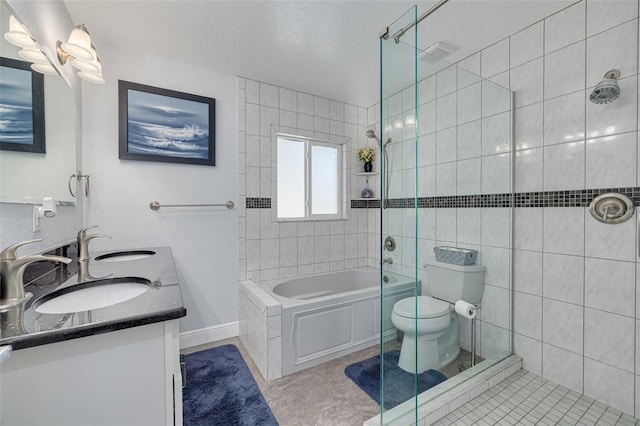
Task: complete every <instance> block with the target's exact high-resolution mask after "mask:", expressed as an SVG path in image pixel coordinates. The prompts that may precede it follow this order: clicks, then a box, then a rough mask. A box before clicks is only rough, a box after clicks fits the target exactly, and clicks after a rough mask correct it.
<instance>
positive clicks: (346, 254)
mask: <svg viewBox="0 0 640 426" xmlns="http://www.w3.org/2000/svg"><path fill="white" fill-rule="evenodd" d="M237 86H238V173H239V175H238V188H239V194H238V204H239V229H240V232H239V234H240V235H239V238H240V243H239V247H240V248H239V250H240V280H244V279H252V280H253V281H254V282H259V281H262V280H269V279H276V278H287V277H294V276H298V275H305V274H311V273H318V272H328V271H334V270H340V269H348V268H356V267H361V266H366V265H367V255H368V253H367V249H368V247H367V230H368V219H369V214H368V212H367V210H366V209H353V210H352V209H351V208H350V200H351V199H352V198H357V197H358V195H357V194H358V193H359V192H360V190H361V189H362V186H363V185H364V183H365V181H364V179H363V178H362V177H361V176H357V175H356V174H355V173H356V171H357V170H359V168H361V167H362V165H361V164H360V163H359V162H358V161H357V157H356V154H355V149H356V148H357V147H358V146H362V145H364V144H365V143H366V141H367V139H366V136H365V131H366V122H367V110H366V108H363V107H358V106H356V105H350V104H346V103H343V102H338V101H334V100H331V99H326V98H322V97H319V96H313V95H311V94H308V93H303V92H296V91H294V90H290V89H287V88H284V87H278V86H274V85H271V84H267V83H263V82H259V81H255V80H250V79H245V78H241V77H239V78H238V79H237ZM278 131H280V132H285V133H289V134H291V133H293V134H296V135H300V136H306V137H315V138H319V139H324V140H332V141H339V142H346V144H347V156H346V158H345V176H346V177H347V178H346V182H345V188H346V191H345V195H346V196H345V206H346V215H345V216H346V217H345V219H344V220H336V221H299V222H278V221H277V219H276V216H275V213H274V211H275V205H276V203H277V199H276V189H275V188H276V175H275V167H276V158H277V153H276V147H275V142H274V139H273V137H272V136H273V135H274V133H276V132H278ZM374 178H375V179H377V177H374ZM374 178H372V180H371V181H370V184H371V186H372V187H373V188H374V190H375V189H376V188H377V181H375V179H374ZM247 197H262V198H271V201H272V208H271V209H246V208H245V200H246V198H247Z"/></svg>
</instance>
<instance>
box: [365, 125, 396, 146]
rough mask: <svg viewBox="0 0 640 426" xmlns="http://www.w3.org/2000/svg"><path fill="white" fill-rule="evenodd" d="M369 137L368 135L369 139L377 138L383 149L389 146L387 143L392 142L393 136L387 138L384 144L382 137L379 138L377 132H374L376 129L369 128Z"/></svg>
mask: <svg viewBox="0 0 640 426" xmlns="http://www.w3.org/2000/svg"><path fill="white" fill-rule="evenodd" d="M367 137H368V138H369V139H375V140H376V142H378V146H379V147H380V148H381V149H382V148H386V147H387V144H388V143H389V142H391V138H389V139H387V141H386V142H385V143H384V145H383V144H382V142H380V138H378V137H377V136H376V132H374V131H373V130H371V129H369V130H367Z"/></svg>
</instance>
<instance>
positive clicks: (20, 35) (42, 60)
mask: <svg viewBox="0 0 640 426" xmlns="http://www.w3.org/2000/svg"><path fill="white" fill-rule="evenodd" d="M4 38H5V40H7V41H8V42H9V43H11V44H13V45H14V46H18V47H21V48H22V50H20V51H19V52H18V55H19V56H20V57H21V58H22V59H24V60H27V61H29V62H33V63H32V64H31V69H33V70H34V71H36V72H39V73H40V74H49V75H58V71H57V70H56V69H55V68H54V67H53V65H51V63H50V62H49V59H47V57H46V56H45V55H44V53H42V51H41V50H40V47H38V45H37V44H36V42H35V40H34V38H33V37H32V36H31V34H29V31H27V29H26V28H25V26H24V25H22V24H21V23H20V21H18V20H17V19H16V17H15V16H13V15H11V16H9V31H7V32H6V33H5V35H4Z"/></svg>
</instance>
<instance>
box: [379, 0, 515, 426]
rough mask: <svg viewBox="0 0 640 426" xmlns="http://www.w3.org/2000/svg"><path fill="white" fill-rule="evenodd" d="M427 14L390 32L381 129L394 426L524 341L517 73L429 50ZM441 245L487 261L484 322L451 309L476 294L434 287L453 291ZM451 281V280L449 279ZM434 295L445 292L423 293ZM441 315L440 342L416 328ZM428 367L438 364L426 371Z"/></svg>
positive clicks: (387, 402) (387, 406)
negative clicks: (519, 304)
mask: <svg viewBox="0 0 640 426" xmlns="http://www.w3.org/2000/svg"><path fill="white" fill-rule="evenodd" d="M445 7H446V6H445ZM416 19H417V9H416V8H415V7H414V8H411V9H410V10H409V11H408V12H406V13H405V14H403V15H402V16H401V17H400V18H398V19H397V20H396V21H395V22H393V23H392V24H391V25H390V26H389V27H388V29H387V31H386V34H385V35H383V36H382V37H381V38H380V104H379V114H378V118H377V123H376V127H375V132H376V134H377V135H379V136H380V143H379V152H378V153H377V154H378V156H377V157H376V158H378V159H380V161H379V164H380V173H381V179H380V182H381V190H380V194H381V195H380V198H381V203H380V204H381V206H380V210H379V214H380V216H379V224H380V225H379V234H378V235H376V237H377V241H378V242H379V247H378V248H379V252H378V253H379V259H378V260H379V261H380V265H381V268H380V270H381V273H380V275H381V276H380V295H381V297H380V309H379V313H380V330H381V341H380V359H381V362H380V364H381V367H380V371H381V392H380V400H381V401H380V402H381V408H380V410H381V423H382V424H395V423H408V422H414V423H416V424H418V423H419V420H420V419H419V418H418V407H420V408H421V410H420V411H421V412H422V413H424V412H428V406H427V404H428V402H429V401H430V400H431V398H433V397H435V396H437V395H438V393H439V392H440V390H439V389H437V388H436V389H433V391H426V390H427V389H431V385H432V384H433V383H435V385H437V384H438V383H441V381H442V380H451V381H452V382H449V383H452V384H451V386H458V385H463V384H464V382H465V380H467V379H468V378H470V377H473V376H474V375H475V374H478V373H480V372H482V371H484V370H486V369H487V368H489V367H490V366H492V365H495V364H496V363H499V362H500V361H501V360H503V359H504V358H506V357H508V356H509V355H510V354H511V353H512V346H513V345H512V332H511V330H512V306H511V304H512V299H513V291H512V268H513V267H512V263H513V262H512V256H513V254H512V227H513V207H514V205H515V197H514V193H513V176H514V173H513V166H514V159H515V157H514V149H513V93H512V92H511V91H510V90H509V89H508V88H507V87H508V74H506V75H502V74H499V75H495V76H491V77H490V78H489V79H483V78H481V77H480V75H479V74H480V52H477V53H475V54H474V55H471V56H470V57H468V58H466V59H463V60H461V61H460V62H458V63H456V64H451V63H447V62H446V61H444V60H442V59H441V58H436V57H434V56H432V55H429V54H428V53H427V52H426V50H427V49H425V51H423V50H421V49H419V48H417V46H420V47H421V48H425V47H426V46H429V45H431V44H433V40H428V35H427V34H425V33H426V31H425V29H427V28H428V22H429V19H432V17H431V16H430V17H428V18H427V19H426V20H424V21H423V22H422V23H420V24H418V25H415V26H414V25H412V24H413V23H414V22H415V21H416ZM421 31H422V32H421ZM423 32H425V33H423ZM401 33H402V35H401V36H400V37H396V36H397V35H399V34H401ZM519 154H522V155H524V154H525V153H519ZM524 202H525V203H526V200H524ZM437 246H447V247H458V248H464V249H471V250H476V251H477V257H476V264H477V266H478V267H480V269H482V267H484V268H485V272H484V277H483V280H482V282H481V284H482V295H481V296H480V300H469V301H470V302H473V303H475V304H476V305H477V308H478V309H477V313H478V314H477V317H476V319H475V321H472V320H471V319H470V318H467V317H465V316H463V315H458V314H456V313H455V312H454V313H450V314H443V312H445V311H446V312H449V310H450V308H451V307H452V306H453V304H454V303H455V302H456V301H457V300H458V298H460V300H462V299H464V298H465V297H466V296H465V297H463V296H462V294H457V293H456V294H450V295H447V296H445V297H441V300H437V297H440V294H437V295H435V294H432V293H433V290H434V288H436V287H437V288H438V290H441V289H442V288H443V287H442V286H438V285H436V281H435V280H434V279H433V277H431V276H427V270H428V269H427V266H428V264H431V265H433V262H435V259H434V247H437ZM436 266H440V267H442V264H440V265H438V264H436ZM474 267H475V265H474ZM448 269H452V268H451V267H449V268H448ZM453 269H455V268H453ZM465 270H466V271H468V269H465ZM430 278H431V279H432V282H430V281H428V280H429V279H430ZM443 282H444V283H445V284H447V283H448V282H449V281H442V280H441V281H438V283H443ZM445 288H446V286H445ZM476 288H477V287H476ZM465 294H469V293H465ZM422 295H429V296H434V298H433V299H427V298H419V297H417V296H422ZM473 297H474V298H475V297H478V296H477V295H476V296H473ZM467 298H469V297H467ZM434 300H435V302H433V301H434ZM432 302H433V303H432ZM429 303H432V305H431V306H429V308H427V305H428V304H429ZM394 306H395V309H394ZM448 315H449V316H448ZM430 316H431V317H433V318H440V317H441V316H442V317H448V318H449V319H450V321H449V325H448V326H447V327H448V328H447V330H446V331H445V332H444V333H443V334H442V336H441V337H439V338H438V345H437V346H435V347H436V348H437V349H434V346H433V345H424V344H423V343H424V341H423V342H420V341H419V338H416V337H415V335H416V331H418V332H421V331H422V330H421V328H422V329H424V324H425V321H424V320H420V319H419V317H420V318H426V317H430ZM431 323H432V322H431ZM473 324H475V333H474V332H473V330H474V327H473ZM473 334H475V339H474V338H473V337H472V335H473ZM473 346H475V353H476V355H477V356H476V358H475V361H476V362H475V365H473V364H474V363H473V362H471V352H472V349H473ZM425 361H428V362H425ZM425 365H429V367H427V369H428V371H434V373H430V374H424V372H425V371H427V369H425ZM463 370H464V371H465V374H462V375H459V373H460V372H461V371H463ZM432 379H433V381H432V382H429V381H430V380H432ZM430 383H431V384H430Z"/></svg>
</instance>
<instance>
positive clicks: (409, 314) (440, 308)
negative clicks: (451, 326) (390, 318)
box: [393, 296, 451, 319]
mask: <svg viewBox="0 0 640 426" xmlns="http://www.w3.org/2000/svg"><path fill="white" fill-rule="evenodd" d="M416 299H418V309H417V315H416ZM393 312H394V313H395V314H396V315H399V316H401V317H405V318H419V319H427V318H438V317H441V316H444V315H449V313H450V312H451V307H450V306H449V304H448V303H447V302H444V301H442V300H438V299H434V298H433V297H430V296H416V297H407V298H405V299H402V300H399V301H398V302H396V303H395V305H393Z"/></svg>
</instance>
